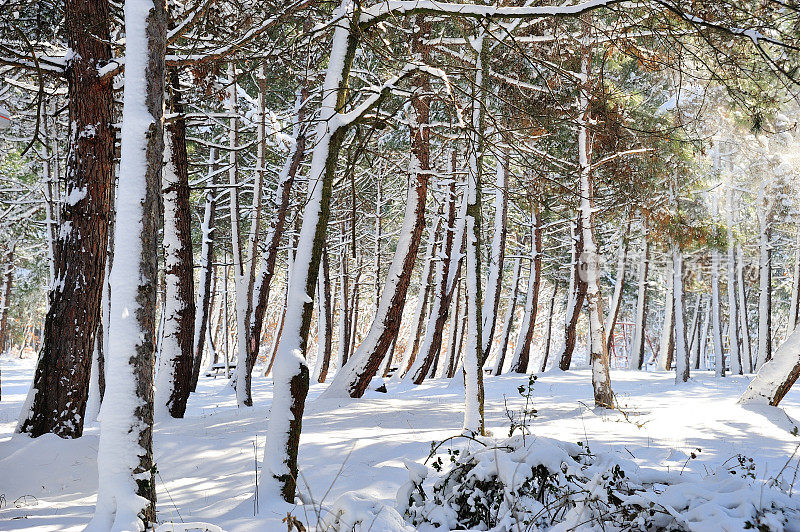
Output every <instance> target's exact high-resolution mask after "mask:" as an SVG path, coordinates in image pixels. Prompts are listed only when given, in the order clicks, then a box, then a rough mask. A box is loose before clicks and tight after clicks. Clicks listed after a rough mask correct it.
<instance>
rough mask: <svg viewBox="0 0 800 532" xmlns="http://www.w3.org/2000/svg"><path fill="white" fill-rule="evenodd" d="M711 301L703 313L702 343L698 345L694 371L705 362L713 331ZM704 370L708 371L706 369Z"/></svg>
mask: <svg viewBox="0 0 800 532" xmlns="http://www.w3.org/2000/svg"><path fill="white" fill-rule="evenodd" d="M711 306H712V303H711V299H709V300H708V302H707V303H706V308H705V311H704V312H703V328H702V329H701V334H700V343H699V344H697V353H696V355H695V360H694V369H700V363H701V361H703V362H705V354H706V347H707V346H708V333H709V332H710V331H711V310H712V309H711ZM704 369H708V368H705V367H704Z"/></svg>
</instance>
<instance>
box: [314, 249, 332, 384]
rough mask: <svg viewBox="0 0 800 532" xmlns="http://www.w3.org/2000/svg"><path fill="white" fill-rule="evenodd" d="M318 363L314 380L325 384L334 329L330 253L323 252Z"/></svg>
mask: <svg viewBox="0 0 800 532" xmlns="http://www.w3.org/2000/svg"><path fill="white" fill-rule="evenodd" d="M317 301H318V305H317V361H316V364H315V367H314V374H313V378H314V379H315V380H316V381H317V382H325V379H326V378H327V376H328V368H329V367H330V362H331V344H332V341H333V334H332V332H333V329H332V328H331V321H332V317H333V316H332V314H333V313H332V312H331V278H330V269H329V265H328V251H327V249H324V250H323V252H322V269H320V272H319V276H318V279H317Z"/></svg>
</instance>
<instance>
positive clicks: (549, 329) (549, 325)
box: [540, 281, 558, 372]
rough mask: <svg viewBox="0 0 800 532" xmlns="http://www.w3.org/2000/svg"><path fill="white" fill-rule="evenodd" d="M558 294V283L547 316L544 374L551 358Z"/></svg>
mask: <svg viewBox="0 0 800 532" xmlns="http://www.w3.org/2000/svg"><path fill="white" fill-rule="evenodd" d="M557 294H558V281H556V282H555V284H553V295H552V296H551V297H550V310H549V312H548V315H547V331H546V332H545V335H544V356H543V357H542V367H541V370H540V371H542V372H544V371H545V370H546V369H547V359H548V358H549V356H550V338H551V336H552V333H553V310H554V309H555V307H556V295H557Z"/></svg>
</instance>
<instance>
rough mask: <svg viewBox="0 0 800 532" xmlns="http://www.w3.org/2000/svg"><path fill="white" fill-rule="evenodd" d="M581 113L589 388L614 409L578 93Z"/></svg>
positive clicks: (583, 118) (585, 68)
mask: <svg viewBox="0 0 800 532" xmlns="http://www.w3.org/2000/svg"><path fill="white" fill-rule="evenodd" d="M581 63H582V66H581V72H583V74H584V76H585V77H584V79H587V80H588V79H589V77H588V72H589V53H588V51H586V52H585V53H584V55H583V60H582V61H581ZM580 100H581V110H580V114H579V116H578V166H579V169H580V195H581V199H580V210H581V232H582V234H583V253H582V254H581V258H582V260H581V261H580V262H581V264H580V270H579V271H581V272H584V273H585V275H586V277H585V282H586V305H587V307H588V310H589V353H590V355H589V364H590V366H591V368H592V388H593V389H594V404H595V406H599V407H602V408H613V407H614V395H613V392H612V390H611V375H610V372H609V364H608V350H607V349H606V339H605V330H604V321H605V320H604V319H603V306H602V303H603V298H602V295H601V293H600V283H599V280H598V276H599V273H600V272H599V269H600V255H599V253H598V249H597V243H596V242H595V237H594V233H595V223H594V179H593V174H592V171H591V157H592V145H591V140H589V138H588V134H587V133H588V131H587V129H588V122H589V100H588V95H587V91H586V90H585V89H584V88H582V89H581V96H580Z"/></svg>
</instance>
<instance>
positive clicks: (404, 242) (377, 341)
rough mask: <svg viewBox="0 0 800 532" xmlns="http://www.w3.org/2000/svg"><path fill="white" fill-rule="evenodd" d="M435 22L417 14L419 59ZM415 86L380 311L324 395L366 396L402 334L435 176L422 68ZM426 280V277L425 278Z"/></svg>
mask: <svg viewBox="0 0 800 532" xmlns="http://www.w3.org/2000/svg"><path fill="white" fill-rule="evenodd" d="M429 32H430V23H429V22H428V21H426V19H425V18H424V17H423V16H421V15H420V16H418V17H417V18H416V23H415V32H414V35H413V36H412V41H411V46H412V55H413V56H414V58H415V59H416V60H419V61H424V59H425V58H426V57H427V46H426V45H425V39H426V37H427V35H428V34H429ZM411 82H412V85H413V86H414V87H415V90H414V94H413V95H412V96H411V105H410V106H409V107H408V122H409V126H408V127H409V135H410V137H411V153H410V157H409V183H408V192H407V196H406V197H407V199H406V209H405V213H404V215H403V224H402V226H401V228H400V233H399V236H398V240H397V248H396V249H395V254H394V257H392V263H391V264H390V265H389V271H388V272H387V274H386V282H385V283H384V287H383V290H382V291H381V295H380V302H379V303H378V310H377V312H376V313H375V316H374V318H373V320H372V323H371V325H370V328H369V331H368V332H367V335H366V337H365V338H364V341H363V342H362V343H361V345H360V346H359V348H358V350H357V351H356V352H355V354H354V355H353V357H352V360H350V362H349V363H348V364H347V365H346V366H345V367H344V368H342V370H341V371H340V372H339V373H337V375H336V377H334V379H333V381H332V382H331V384H330V386H329V387H328V389H327V390H326V391H325V395H327V396H329V397H336V396H339V397H341V396H345V394H346V395H349V396H350V397H361V396H362V395H363V394H364V392H365V391H366V389H367V386H368V385H369V383H370V381H371V380H372V378H373V377H374V376H375V374H376V373H377V371H378V368H379V367H380V365H381V362H382V361H383V358H384V357H385V356H386V353H387V351H388V350H389V347H390V346H391V345H392V343H393V342H394V341H395V339H396V338H397V333H398V331H399V330H400V320H401V318H402V315H403V308H404V306H405V300H406V294H407V292H408V285H409V284H410V282H411V275H412V273H413V270H414V263H415V261H416V258H417V250H418V248H419V242H420V240H421V235H422V231H423V229H424V228H425V200H426V198H427V193H428V181H429V180H430V175H431V172H430V168H431V166H430V129H429V128H428V121H429V116H430V95H429V93H430V81H429V75H428V74H427V73H426V72H418V73H416V74H415V75H414V76H413V77H412V79H411ZM424 281H425V280H424V279H423V282H424Z"/></svg>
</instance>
